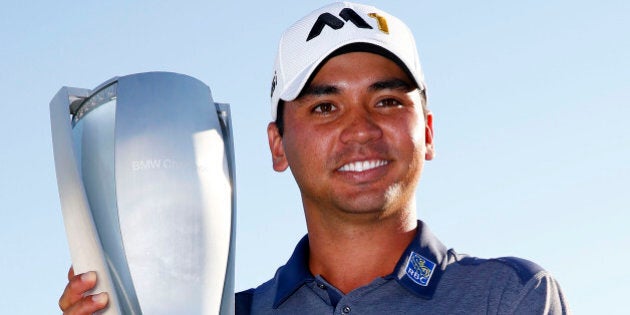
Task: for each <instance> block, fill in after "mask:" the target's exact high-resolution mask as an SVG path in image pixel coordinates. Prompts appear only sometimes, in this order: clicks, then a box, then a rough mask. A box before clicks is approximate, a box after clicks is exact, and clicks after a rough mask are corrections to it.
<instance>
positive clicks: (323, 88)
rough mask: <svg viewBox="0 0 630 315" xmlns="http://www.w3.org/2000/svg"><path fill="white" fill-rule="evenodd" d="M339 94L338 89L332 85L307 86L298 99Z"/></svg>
mask: <svg viewBox="0 0 630 315" xmlns="http://www.w3.org/2000/svg"><path fill="white" fill-rule="evenodd" d="M331 94H339V88H337V87H336V86H334V85H309V86H307V87H306V88H304V90H302V92H301V93H300V95H299V96H298V98H299V97H303V96H321V95H331Z"/></svg>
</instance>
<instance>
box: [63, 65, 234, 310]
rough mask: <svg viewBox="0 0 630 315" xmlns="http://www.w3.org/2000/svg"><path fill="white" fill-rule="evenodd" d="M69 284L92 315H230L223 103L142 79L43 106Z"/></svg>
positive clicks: (125, 79)
mask: <svg viewBox="0 0 630 315" xmlns="http://www.w3.org/2000/svg"><path fill="white" fill-rule="evenodd" d="M50 116H51V125H52V138H53V151H54V156H55V169H56V172H57V184H58V188H59V196H60V200H61V209H62V212H63V218H64V223H65V227H66V233H67V237H68V242H69V247H70V254H71V257H72V262H73V266H74V269H75V272H76V273H82V272H85V271H88V270H95V271H96V272H97V274H98V277H99V278H98V279H99V281H98V284H97V287H96V288H95V289H94V290H93V292H92V293H98V292H102V291H106V292H109V296H110V304H109V306H108V308H107V309H106V310H105V311H103V312H102V313H101V314H143V313H144V314H151V315H153V314H233V313H234V254H233V253H234V231H235V211H234V209H235V197H234V196H235V192H234V188H235V185H234V149H233V141H232V130H231V129H232V126H231V121H230V111H229V107H228V105H227V104H219V103H214V102H213V100H212V96H211V94H210V89H209V88H208V87H207V86H206V85H205V84H203V83H202V82H200V81H199V80H197V79H194V78H192V77H189V76H185V75H181V74H176V73H167V72H150V73H140V74H133V75H128V76H122V77H116V78H113V79H111V80H109V81H107V82H105V83H103V84H102V85H100V86H99V87H97V88H95V89H93V90H88V89H80V88H70V87H63V88H61V89H60V90H59V92H58V93H57V94H56V95H55V97H54V98H53V100H52V101H51V103H50Z"/></svg>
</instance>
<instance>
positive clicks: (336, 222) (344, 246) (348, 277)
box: [307, 207, 417, 294]
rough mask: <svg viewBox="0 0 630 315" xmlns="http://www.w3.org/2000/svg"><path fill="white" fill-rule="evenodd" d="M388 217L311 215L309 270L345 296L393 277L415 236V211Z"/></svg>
mask: <svg viewBox="0 0 630 315" xmlns="http://www.w3.org/2000/svg"><path fill="white" fill-rule="evenodd" d="M398 213H399V214H395V215H391V216H388V217H386V218H383V217H380V216H377V217H371V218H366V217H365V216H368V215H363V214H347V216H349V217H353V216H354V218H352V219H348V218H345V219H343V220H340V219H339V218H336V219H330V217H327V218H324V216H322V215H318V214H313V215H309V213H308V211H307V227H308V233H309V246H310V256H309V257H310V258H309V268H310V270H311V273H312V274H314V275H321V276H322V277H324V278H325V279H326V281H328V282H329V283H330V284H332V285H334V286H335V287H336V288H338V289H339V290H341V291H342V292H343V293H344V294H345V293H348V292H350V291H352V290H354V289H356V288H358V287H361V286H365V285H367V284H369V283H370V282H372V281H373V280H374V279H376V278H378V277H383V276H386V275H388V274H391V273H392V272H393V270H394V268H395V267H396V264H397V263H398V260H399V259H400V256H401V255H402V254H403V252H404V251H405V249H406V248H407V246H408V245H409V243H410V242H411V241H412V239H413V238H414V236H415V234H416V228H417V221H416V215H415V208H413V207H411V209H408V210H405V211H399V212H398Z"/></svg>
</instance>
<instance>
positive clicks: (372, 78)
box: [268, 52, 433, 216]
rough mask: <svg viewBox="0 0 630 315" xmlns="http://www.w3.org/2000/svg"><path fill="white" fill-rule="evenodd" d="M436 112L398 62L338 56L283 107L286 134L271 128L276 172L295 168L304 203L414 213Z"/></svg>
mask: <svg viewBox="0 0 630 315" xmlns="http://www.w3.org/2000/svg"><path fill="white" fill-rule="evenodd" d="M431 121H432V117H431V114H430V113H429V114H428V115H427V118H426V122H425V118H424V115H423V110H422V105H421V98H420V93H419V92H418V90H417V89H416V87H415V84H414V83H413V81H412V80H411V79H410V78H409V77H408V76H407V75H406V74H405V72H404V71H403V70H402V69H401V68H400V67H398V65H396V63H394V62H393V61H391V60H389V59H387V58H385V57H382V56H380V55H376V54H371V53H365V52H353V53H347V54H342V55H339V56H336V57H333V58H331V59H330V60H329V61H327V62H326V64H324V65H323V67H321V69H320V70H319V72H318V73H317V74H316V75H315V77H314V78H313V80H312V81H311V83H310V85H309V86H307V87H305V88H304V90H303V91H302V94H301V95H300V97H298V98H297V99H296V100H294V101H290V102H286V103H285V106H284V125H285V127H284V135H283V136H280V135H279V133H278V130H277V127H276V126H275V124H274V123H271V124H270V125H269V127H268V135H269V145H270V148H271V152H272V158H273V165H274V169H275V170H276V171H284V170H286V169H287V168H290V169H291V172H292V173H293V176H294V177H295V180H296V182H297V184H298V186H299V188H300V191H301V194H302V201H303V204H304V209H305V211H306V212H307V215H308V212H309V211H318V212H336V213H345V214H375V215H378V216H383V215H387V214H388V213H391V212H395V211H405V210H406V211H409V210H412V211H415V209H409V208H413V206H414V194H415V189H416V186H417V183H418V180H419V178H420V174H421V172H422V167H423V164H424V160H425V159H427V160H429V159H431V158H432V156H433V145H432V138H433V136H432V134H433V130H432V124H431Z"/></svg>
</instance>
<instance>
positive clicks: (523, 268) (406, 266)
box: [236, 221, 568, 315]
mask: <svg viewBox="0 0 630 315" xmlns="http://www.w3.org/2000/svg"><path fill="white" fill-rule="evenodd" d="M308 257H309V245H308V237H307V236H305V237H304V238H302V240H301V241H300V242H299V243H298V245H297V246H296V248H295V250H294V252H293V255H292V256H291V258H290V259H289V261H288V262H287V263H286V265H284V266H282V267H280V268H279V269H278V271H277V272H276V275H275V276H274V278H273V279H271V280H269V281H267V282H266V283H264V284H262V285H261V286H259V287H258V288H256V289H250V290H247V291H244V292H240V293H237V295H236V313H237V314H340V315H347V314H450V313H467V314H470V313H484V314H487V313H495V314H512V313H519V312H526V313H528V314H532V313H533V314H565V313H567V312H568V307H567V305H566V301H565V300H564V296H563V294H562V292H561V290H560V287H559V286H558V284H557V282H556V281H555V280H554V279H553V278H552V277H551V275H550V274H549V273H547V272H546V271H545V270H543V269H542V268H540V267H539V266H538V265H536V264H534V263H532V262H529V261H526V260H523V259H519V258H513V257H506V258H498V259H479V258H474V257H469V256H466V255H460V254H457V253H455V251H454V250H452V249H450V250H449V249H447V248H446V247H445V246H444V245H443V244H442V243H441V242H440V241H439V240H438V239H437V238H436V237H435V236H434V235H433V234H432V233H431V232H430V231H429V229H428V227H427V226H426V224H424V223H423V222H422V221H418V233H417V235H416V237H415V238H414V239H413V241H412V242H411V243H410V244H409V246H408V247H407V248H406V250H405V252H404V253H403V255H402V256H401V257H400V258H399V260H398V263H397V265H396V268H395V269H394V270H393V272H392V273H391V274H389V275H387V276H384V277H378V278H376V279H374V280H373V281H372V282H371V283H370V284H368V285H366V286H363V287H360V288H357V289H355V290H353V291H351V292H349V293H348V294H343V293H342V292H341V291H339V290H338V289H337V288H335V287H334V286H333V285H331V284H330V283H328V282H327V281H326V280H325V279H323V278H322V277H321V276H319V275H313V274H311V272H310V271H309V268H308Z"/></svg>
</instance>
